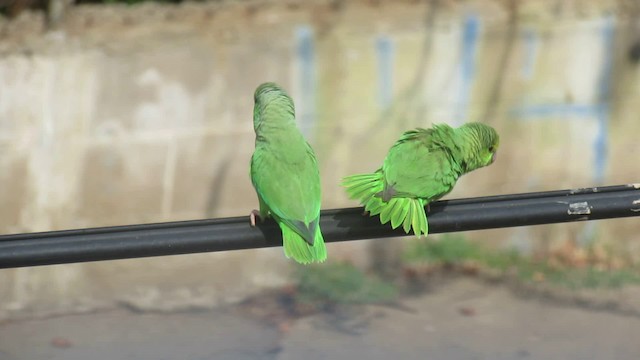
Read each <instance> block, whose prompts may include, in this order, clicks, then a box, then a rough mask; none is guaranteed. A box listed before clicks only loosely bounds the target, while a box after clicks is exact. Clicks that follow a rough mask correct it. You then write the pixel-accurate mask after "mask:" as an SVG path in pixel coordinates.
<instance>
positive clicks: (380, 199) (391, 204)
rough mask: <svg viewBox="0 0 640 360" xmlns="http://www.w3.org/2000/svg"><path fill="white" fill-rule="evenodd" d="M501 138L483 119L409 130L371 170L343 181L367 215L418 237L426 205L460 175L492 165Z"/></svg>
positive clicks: (425, 229)
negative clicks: (376, 217)
mask: <svg viewBox="0 0 640 360" xmlns="http://www.w3.org/2000/svg"><path fill="white" fill-rule="evenodd" d="M499 142H500V140H499V137H498V134H497V132H496V131H495V130H494V129H493V128H492V127H490V126H488V125H484V124H481V123H467V124H465V125H463V126H461V127H459V128H455V129H454V128H452V127H450V126H449V125H445V124H440V125H434V126H433V127H432V128H431V129H416V130H410V131H407V132H405V133H404V134H402V137H401V138H400V139H399V140H398V141H397V142H396V143H395V144H394V145H393V146H392V147H391V149H390V150H389V153H388V154H387V157H386V158H385V160H384V164H383V165H382V167H381V168H380V169H378V170H377V171H376V172H375V173H373V174H361V175H352V176H348V177H346V178H344V179H343V182H342V184H343V186H345V187H346V189H347V193H348V194H349V197H350V198H351V199H358V200H359V201H360V203H361V204H363V205H364V207H365V210H366V211H368V212H369V214H370V215H371V216H373V215H378V214H379V215H380V221H381V222H382V223H383V224H386V223H388V222H389V221H390V222H391V226H392V227H393V228H394V229H395V228H397V227H399V226H400V225H402V228H403V229H404V231H405V232H406V233H409V231H410V230H411V229H413V232H414V234H416V236H418V237H419V236H420V235H421V234H425V235H426V234H427V233H428V232H429V226H428V223H427V216H426V213H425V211H424V206H425V205H427V204H429V203H431V202H432V201H435V200H437V199H439V198H441V197H442V196H444V195H446V194H447V193H449V192H450V191H451V190H452V189H453V187H454V185H455V184H456V181H457V180H458V178H459V177H460V176H462V175H463V174H465V173H468V172H470V171H473V170H475V169H478V168H480V167H483V166H487V165H489V164H491V163H492V162H493V161H494V159H495V154H496V151H497V149H498V146H499Z"/></svg>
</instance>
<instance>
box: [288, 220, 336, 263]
mask: <svg viewBox="0 0 640 360" xmlns="http://www.w3.org/2000/svg"><path fill="white" fill-rule="evenodd" d="M280 229H282V245H283V246H284V255H285V256H286V257H288V258H291V259H293V260H295V261H297V262H299V263H301V264H309V263H312V262H323V261H325V260H326V259H327V248H326V246H325V244H324V238H323V237H322V232H320V227H317V228H316V235H315V238H314V240H313V246H312V245H309V244H308V243H307V242H306V241H304V239H303V238H302V236H300V235H299V234H298V233H297V232H295V231H294V230H293V229H292V228H290V227H289V226H288V225H287V224H284V223H280Z"/></svg>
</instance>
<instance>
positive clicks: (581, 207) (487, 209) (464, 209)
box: [0, 185, 640, 268]
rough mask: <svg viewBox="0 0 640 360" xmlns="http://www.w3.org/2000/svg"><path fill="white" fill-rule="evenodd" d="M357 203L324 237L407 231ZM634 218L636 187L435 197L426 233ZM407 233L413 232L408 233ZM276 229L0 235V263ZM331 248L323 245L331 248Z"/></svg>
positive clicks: (329, 219) (239, 221) (176, 226)
mask: <svg viewBox="0 0 640 360" xmlns="http://www.w3.org/2000/svg"><path fill="white" fill-rule="evenodd" d="M362 211H363V210H362V208H348V209H335V210H325V211H322V213H321V218H320V226H321V228H322V232H323V235H324V238H325V241H327V242H335V241H348V240H361V239H371V238H383V237H391V236H406V234H405V233H404V232H403V231H402V230H401V229H396V230H393V229H391V226H389V224H385V225H382V224H380V221H379V219H378V217H377V216H376V217H369V216H363V215H362ZM639 215H640V189H638V186H637V185H621V186H609V187H602V188H587V189H578V190H562V191H550V192H538V193H528V194H513V195H499V196H490V197H480V198H471V199H458V200H449V201H438V202H435V203H433V204H431V206H430V212H429V213H428V221H429V233H432V234H435V233H444V232H454V231H468V230H480V229H491V228H503V227H514V226H526V225H538V224H550V223H561V222H570V221H584V220H599V219H609V218H619V217H629V216H639ZM411 236H413V235H411ZM281 244H282V239H281V234H280V230H279V228H278V227H277V225H276V224H275V223H274V222H273V221H271V220H267V221H265V223H264V224H260V225H259V226H258V227H256V228H252V227H250V226H249V217H248V215H247V216H241V217H234V218H224V219H211V220H196V221H183V222H169V223H159V224H143V225H129V226H117V227H105V228H93V229H80V230H65V231H53V232H43V233H31V234H14V235H3V236H0V268H11V267H22V266H36V265H50V264H62V263H73V262H84V261H97V260H113V259H126V258H137V257H148V256H161V255H175V254H188V253H198V252H210V251H227V250H240V249H251V248H263V247H272V246H280V245H281ZM330 251H331V250H330V249H329V252H330Z"/></svg>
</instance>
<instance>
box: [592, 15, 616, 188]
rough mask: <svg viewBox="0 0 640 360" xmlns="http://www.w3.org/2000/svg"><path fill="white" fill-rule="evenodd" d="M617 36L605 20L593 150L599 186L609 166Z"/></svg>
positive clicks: (610, 22) (610, 24)
mask: <svg viewBox="0 0 640 360" xmlns="http://www.w3.org/2000/svg"><path fill="white" fill-rule="evenodd" d="M614 36H615V26H614V23H613V19H612V18H611V17H608V18H607V19H605V23H604V26H603V28H602V41H603V42H604V44H603V49H604V63H603V65H602V70H601V72H600V79H599V81H598V102H599V103H600V104H601V106H600V109H599V111H598V115H597V118H598V136H597V137H596V139H595V141H594V143H593V148H594V151H595V164H594V165H595V166H594V178H595V181H596V183H597V184H601V183H602V182H603V181H604V175H605V170H606V166H607V152H608V139H609V113H610V107H609V100H610V99H611V94H610V91H611V78H612V74H613V72H612V68H613V43H614Z"/></svg>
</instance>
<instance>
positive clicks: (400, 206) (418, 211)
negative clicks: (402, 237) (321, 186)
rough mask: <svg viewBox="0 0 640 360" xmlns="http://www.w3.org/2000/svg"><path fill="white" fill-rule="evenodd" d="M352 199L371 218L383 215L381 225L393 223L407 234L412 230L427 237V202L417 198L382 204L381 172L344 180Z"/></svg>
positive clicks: (394, 199)
mask: <svg viewBox="0 0 640 360" xmlns="http://www.w3.org/2000/svg"><path fill="white" fill-rule="evenodd" d="M342 185H343V186H344V187H345V188H346V189H347V194H349V198H351V199H357V200H359V201H360V203H361V204H362V205H364V209H365V210H366V211H368V212H369V214H370V215H371V216H373V215H378V214H380V222H381V223H382V224H386V223H388V222H389V221H391V227H392V228H394V229H395V228H397V227H399V226H400V225H402V228H403V229H404V231H405V232H406V233H407V234H408V233H409V231H410V230H411V229H413V233H414V234H416V236H418V237H420V236H421V235H422V234H424V235H425V236H426V235H427V234H428V232H429V224H428V223H427V214H426V213H425V211H424V201H423V200H422V199H417V198H403V197H394V198H391V199H390V200H389V201H388V202H384V201H382V199H381V198H380V194H381V193H382V192H383V191H384V181H383V179H382V173H381V172H375V173H373V174H361V175H351V176H347V177H345V178H344V179H343V180H342Z"/></svg>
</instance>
